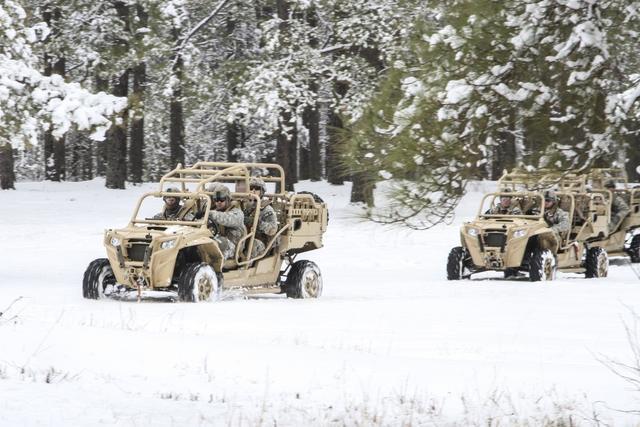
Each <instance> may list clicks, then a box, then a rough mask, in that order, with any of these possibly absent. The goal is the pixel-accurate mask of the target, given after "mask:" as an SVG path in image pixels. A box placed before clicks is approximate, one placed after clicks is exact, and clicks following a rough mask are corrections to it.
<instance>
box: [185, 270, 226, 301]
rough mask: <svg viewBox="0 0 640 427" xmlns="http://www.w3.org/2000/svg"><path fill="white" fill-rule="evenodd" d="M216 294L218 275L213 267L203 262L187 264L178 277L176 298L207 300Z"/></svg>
mask: <svg viewBox="0 0 640 427" xmlns="http://www.w3.org/2000/svg"><path fill="white" fill-rule="evenodd" d="M217 296H218V276H217V275H216V272H215V271H214V269H213V267H211V266H210V265H209V264H207V263H204V262H194V263H191V264H187V265H186V266H185V268H184V270H182V273H181V274H180V277H179V278H178V300H179V301H182V302H198V301H209V300H211V299H212V298H214V299H215V298H216V297H217Z"/></svg>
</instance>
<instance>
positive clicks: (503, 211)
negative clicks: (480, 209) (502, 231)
mask: <svg viewBox="0 0 640 427" xmlns="http://www.w3.org/2000/svg"><path fill="white" fill-rule="evenodd" d="M489 213H490V214H491V215H522V210H521V209H520V208H519V207H517V206H514V205H513V202H512V203H511V205H509V206H505V207H502V204H501V203H498V204H497V205H495V206H494V207H492V208H491V209H489Z"/></svg>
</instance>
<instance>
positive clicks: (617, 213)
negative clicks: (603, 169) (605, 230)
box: [604, 179, 630, 234]
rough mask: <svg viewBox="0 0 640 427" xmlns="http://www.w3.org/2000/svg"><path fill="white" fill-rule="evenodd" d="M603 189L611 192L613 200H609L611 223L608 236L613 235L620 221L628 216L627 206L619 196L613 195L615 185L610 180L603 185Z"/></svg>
mask: <svg viewBox="0 0 640 427" xmlns="http://www.w3.org/2000/svg"><path fill="white" fill-rule="evenodd" d="M604 188H606V189H607V190H609V191H611V194H612V196H613V198H612V199H611V221H610V222H609V234H611V233H613V232H614V231H615V229H616V228H618V225H619V224H620V223H621V222H622V220H623V219H624V218H625V217H626V216H627V215H629V212H630V210H629V205H627V203H626V202H625V201H624V199H623V198H622V197H620V195H619V194H617V193H615V192H614V190H615V189H616V183H615V181H614V180H612V179H610V180H608V181H607V182H606V183H605V184H604Z"/></svg>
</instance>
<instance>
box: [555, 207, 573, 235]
mask: <svg viewBox="0 0 640 427" xmlns="http://www.w3.org/2000/svg"><path fill="white" fill-rule="evenodd" d="M557 215H558V223H557V224H555V225H554V226H553V227H551V228H552V229H553V230H555V231H557V232H558V233H564V232H566V231H569V229H570V228H571V223H570V222H569V214H568V213H566V212H565V211H561V210H558V211H557Z"/></svg>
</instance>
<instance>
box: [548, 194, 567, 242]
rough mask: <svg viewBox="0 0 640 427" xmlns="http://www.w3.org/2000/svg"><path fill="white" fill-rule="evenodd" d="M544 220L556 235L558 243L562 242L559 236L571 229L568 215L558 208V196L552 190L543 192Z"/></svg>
mask: <svg viewBox="0 0 640 427" xmlns="http://www.w3.org/2000/svg"><path fill="white" fill-rule="evenodd" d="M544 220H545V221H546V222H547V225H549V227H550V228H551V229H552V230H553V231H554V232H555V233H556V234H557V236H556V237H557V238H558V242H560V241H562V239H561V238H560V236H561V235H562V234H563V233H566V232H568V231H569V230H570V229H571V222H570V221H569V214H568V213H566V212H565V211H563V210H562V209H560V207H559V206H558V196H557V195H556V192H555V191H553V190H547V191H545V192H544Z"/></svg>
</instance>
